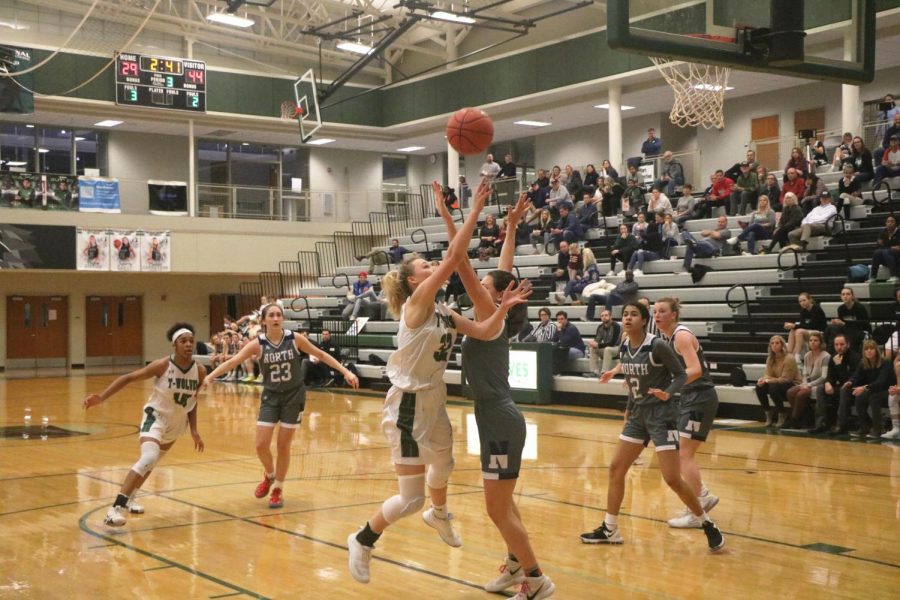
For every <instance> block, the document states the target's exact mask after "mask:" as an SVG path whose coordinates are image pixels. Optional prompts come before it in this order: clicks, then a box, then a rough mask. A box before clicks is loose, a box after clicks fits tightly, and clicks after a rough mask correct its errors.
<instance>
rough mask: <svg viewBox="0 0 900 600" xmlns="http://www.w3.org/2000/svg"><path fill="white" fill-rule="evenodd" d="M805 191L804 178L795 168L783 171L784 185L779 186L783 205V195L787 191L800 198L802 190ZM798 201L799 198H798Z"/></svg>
mask: <svg viewBox="0 0 900 600" xmlns="http://www.w3.org/2000/svg"><path fill="white" fill-rule="evenodd" d="M805 191H806V180H805V179H804V178H803V177H801V176H800V173H798V172H797V169H788V170H787V172H786V173H785V181H784V185H783V186H781V204H782V206H783V205H784V196H785V194H787V193H788V192H790V193H792V194H794V195H795V196H797V198H798V199H799V198H802V197H803V194H804V192H805ZM798 203H799V200H798Z"/></svg>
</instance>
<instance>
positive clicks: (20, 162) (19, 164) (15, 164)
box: [6, 160, 28, 167]
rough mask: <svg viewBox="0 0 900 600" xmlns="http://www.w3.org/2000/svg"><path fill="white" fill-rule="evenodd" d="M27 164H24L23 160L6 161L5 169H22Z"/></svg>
mask: <svg viewBox="0 0 900 600" xmlns="http://www.w3.org/2000/svg"><path fill="white" fill-rule="evenodd" d="M27 164H28V163H27V162H25V161H24V160H8V161H6V166H7V167H24V166H25V165H27Z"/></svg>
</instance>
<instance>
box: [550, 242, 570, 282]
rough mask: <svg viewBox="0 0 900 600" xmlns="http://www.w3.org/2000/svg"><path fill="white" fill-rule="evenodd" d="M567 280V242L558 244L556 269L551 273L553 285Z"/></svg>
mask: <svg viewBox="0 0 900 600" xmlns="http://www.w3.org/2000/svg"><path fill="white" fill-rule="evenodd" d="M568 280H569V242H566V241H562V242H560V243H559V251H558V252H557V253H556V269H555V270H554V271H553V284H554V286H556V285H557V284H559V283H560V282H565V281H568Z"/></svg>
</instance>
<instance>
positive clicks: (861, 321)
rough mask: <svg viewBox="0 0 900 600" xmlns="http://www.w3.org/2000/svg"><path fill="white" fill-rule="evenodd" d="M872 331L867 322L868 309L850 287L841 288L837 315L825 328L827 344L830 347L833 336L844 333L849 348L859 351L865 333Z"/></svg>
mask: <svg viewBox="0 0 900 600" xmlns="http://www.w3.org/2000/svg"><path fill="white" fill-rule="evenodd" d="M871 332H872V325H871V323H870V322H869V311H867V310H866V307H865V306H863V305H862V304H860V303H859V302H858V301H857V300H856V294H854V293H853V290H851V289H850V288H844V289H842V290H841V305H840V306H838V309H837V317H835V318H834V319H832V320H831V323H829V324H828V327H827V328H826V329H825V337H826V339H827V340H828V346H829V347H831V344H832V341H833V340H834V337H835V336H836V335H838V334H839V333H842V334H844V337H846V338H847V343H848V344H849V345H850V347H851V348H853V349H854V350H856V351H857V352H858V351H859V348H860V346H861V345H862V343H863V338H864V337H865V334H866V333H871Z"/></svg>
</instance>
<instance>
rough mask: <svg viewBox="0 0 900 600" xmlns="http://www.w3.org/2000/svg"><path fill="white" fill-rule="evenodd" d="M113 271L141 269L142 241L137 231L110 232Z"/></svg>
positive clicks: (111, 268)
mask: <svg viewBox="0 0 900 600" xmlns="http://www.w3.org/2000/svg"><path fill="white" fill-rule="evenodd" d="M109 251H110V254H111V255H112V259H111V261H110V270H111V271H140V270H141V264H140V263H141V242H140V236H139V235H138V232H137V231H112V232H110V249H109Z"/></svg>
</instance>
